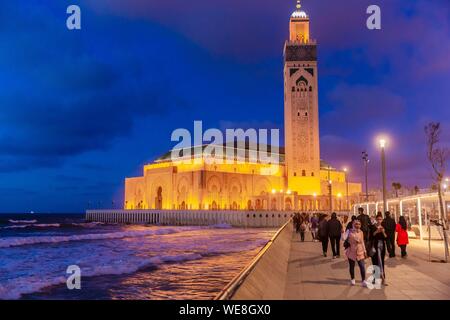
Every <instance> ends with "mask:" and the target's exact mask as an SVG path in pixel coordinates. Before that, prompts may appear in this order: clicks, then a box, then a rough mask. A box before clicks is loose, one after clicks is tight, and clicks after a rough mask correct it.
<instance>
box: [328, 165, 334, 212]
mask: <svg viewBox="0 0 450 320" xmlns="http://www.w3.org/2000/svg"><path fill="white" fill-rule="evenodd" d="M331 183H332V181H331V167H330V166H329V165H328V193H329V197H330V214H331V213H332V212H333V190H332V185H331Z"/></svg>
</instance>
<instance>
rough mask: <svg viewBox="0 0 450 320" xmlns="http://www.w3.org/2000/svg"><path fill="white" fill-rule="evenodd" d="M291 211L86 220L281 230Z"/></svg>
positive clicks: (91, 217) (107, 214)
mask: <svg viewBox="0 0 450 320" xmlns="http://www.w3.org/2000/svg"><path fill="white" fill-rule="evenodd" d="M292 213H293V212H291V211H282V212H280V211H229V210H227V211H225V210H219V211H212V210H186V211H181V210H174V211H171V210H87V211H86V220H87V221H98V222H107V223H124V224H130V223H131V224H155V225H173V226H188V225H195V226H199V225H200V226H201V225H213V224H229V225H231V226H234V227H248V228H259V227H280V226H282V225H283V224H284V223H285V222H286V221H287V220H288V219H289V218H290V217H291V215H292Z"/></svg>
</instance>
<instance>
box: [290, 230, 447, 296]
mask: <svg viewBox="0 0 450 320" xmlns="http://www.w3.org/2000/svg"><path fill="white" fill-rule="evenodd" d="M308 236H309V235H308ZM442 247H443V244H442V242H437V241H436V242H433V243H432V253H433V255H432V259H442V258H443V250H442ZM330 249H331V247H330V246H329V248H328V257H323V255H322V247H321V244H320V242H312V241H311V237H310V236H309V237H307V238H306V240H305V242H300V236H299V234H295V233H293V236H292V244H291V251H290V258H289V264H288V274H287V280H286V281H287V282H286V287H285V294H284V299H287V300H311V299H314V300H317V299H319V300H322V299H338V300H344V299H345V300H356V299H357V300H361V299H362V300H385V299H389V300H392V299H394V300H399V299H401V300H411V299H427V300H430V299H431V300H450V263H447V264H445V263H433V262H429V261H428V258H429V255H428V242H426V241H420V240H411V241H410V245H409V246H408V249H407V251H408V258H406V259H402V258H401V257H399V255H400V250H399V248H398V247H397V248H396V252H397V255H398V256H397V257H395V258H386V259H387V260H386V283H387V286H382V288H381V289H372V290H371V289H368V288H364V287H362V286H361V278H360V277H361V276H360V273H359V268H358V266H356V267H355V276H356V286H351V285H350V275H349V271H348V262H347V258H346V257H345V253H344V249H343V247H342V242H341V258H338V259H334V260H333V259H332V257H331V250H330ZM370 264H371V262H370V259H367V260H366V269H367V267H368V266H369V265H370Z"/></svg>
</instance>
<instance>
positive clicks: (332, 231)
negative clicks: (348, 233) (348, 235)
mask: <svg viewBox="0 0 450 320" xmlns="http://www.w3.org/2000/svg"><path fill="white" fill-rule="evenodd" d="M327 224H328V225H327V227H328V237H329V238H330V244H331V251H332V252H333V259H336V258H339V257H340V255H341V254H340V247H341V235H342V224H341V222H340V221H339V220H338V218H337V215H336V212H333V213H332V214H331V219H330V220H329V221H328V223H327Z"/></svg>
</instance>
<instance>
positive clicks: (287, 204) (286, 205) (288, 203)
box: [284, 198, 292, 211]
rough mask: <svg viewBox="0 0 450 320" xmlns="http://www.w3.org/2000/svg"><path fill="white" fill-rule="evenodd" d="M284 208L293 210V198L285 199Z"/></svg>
mask: <svg viewBox="0 0 450 320" xmlns="http://www.w3.org/2000/svg"><path fill="white" fill-rule="evenodd" d="M284 210H287V211H290V210H292V201H291V198H286V199H285V200H284Z"/></svg>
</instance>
